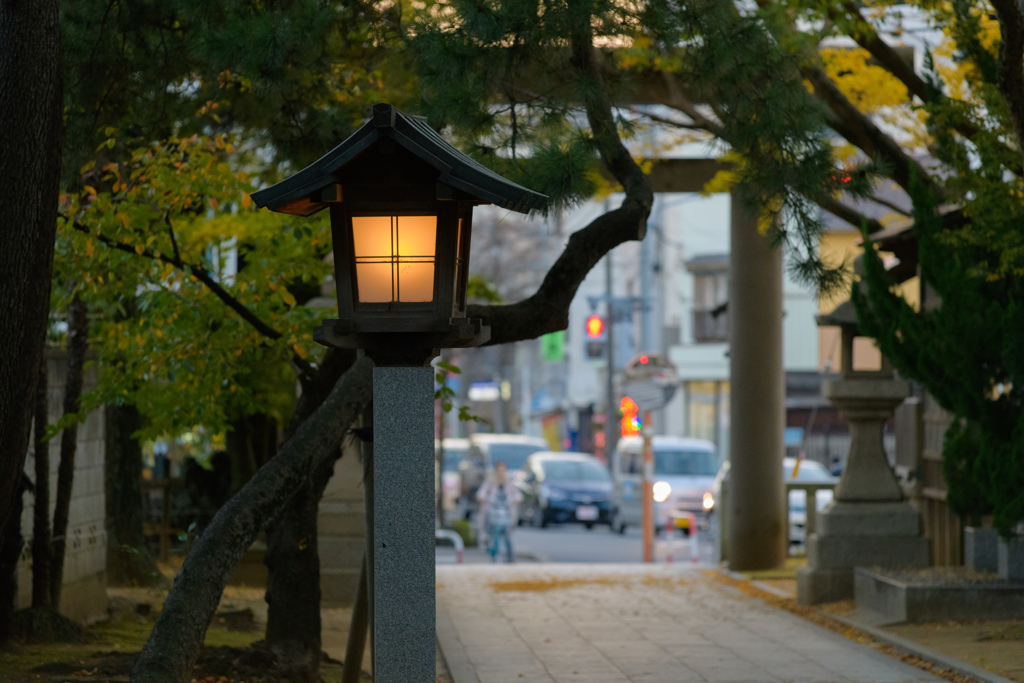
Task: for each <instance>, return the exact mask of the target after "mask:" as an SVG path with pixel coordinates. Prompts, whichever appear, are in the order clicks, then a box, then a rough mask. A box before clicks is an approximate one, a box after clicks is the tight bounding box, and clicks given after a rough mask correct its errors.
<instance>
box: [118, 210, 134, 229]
mask: <svg viewBox="0 0 1024 683" xmlns="http://www.w3.org/2000/svg"><path fill="white" fill-rule="evenodd" d="M117 219H118V220H119V221H121V224H122V225H123V226H124V227H125V230H127V229H128V227H129V226H130V225H131V223H132V219H131V218H129V217H128V214H126V213H125V212H124V211H118V212H117Z"/></svg>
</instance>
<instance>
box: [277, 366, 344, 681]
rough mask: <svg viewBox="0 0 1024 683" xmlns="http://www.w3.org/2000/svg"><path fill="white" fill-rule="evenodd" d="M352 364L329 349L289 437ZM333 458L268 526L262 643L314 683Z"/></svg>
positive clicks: (285, 668)
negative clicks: (322, 542)
mask: <svg viewBox="0 0 1024 683" xmlns="http://www.w3.org/2000/svg"><path fill="white" fill-rule="evenodd" d="M354 360H355V358H354V354H352V353H341V352H336V351H331V352H329V353H328V355H327V356H326V357H325V358H324V362H323V363H322V364H321V367H320V370H319V372H317V375H316V378H315V379H314V381H313V382H311V383H309V384H308V385H307V386H305V387H303V392H302V396H301V397H300V399H299V401H298V404H297V405H296V407H295V415H294V416H293V418H292V421H291V424H289V425H288V435H289V438H290V437H291V435H292V434H294V432H295V430H296V429H297V427H298V425H300V424H301V423H302V422H303V421H305V420H307V419H308V418H309V416H310V415H311V414H312V413H313V411H315V410H316V409H317V408H318V407H319V406H320V404H322V403H323V401H324V399H325V397H326V396H327V394H328V392H329V391H330V388H331V387H332V386H333V384H334V383H336V382H337V381H338V378H339V377H341V375H342V373H343V372H344V371H345V370H346V369H348V368H349V367H350V366H351V364H352V363H353V361H354ZM336 459H337V458H332V459H331V460H330V461H329V462H325V463H324V466H323V467H319V468H317V469H315V470H314V471H313V473H312V475H311V476H310V477H309V478H308V479H307V480H306V481H305V482H303V484H302V486H301V487H300V488H299V490H298V491H297V492H296V494H295V495H294V496H293V497H292V499H291V500H290V501H288V504H287V506H286V507H285V509H284V511H283V512H282V513H281V515H280V516H278V517H277V518H276V519H274V520H272V521H271V522H270V523H269V524H268V525H267V554H266V556H265V557H264V564H266V566H267V592H266V601H267V605H268V610H267V630H266V641H267V644H268V645H270V647H271V649H272V651H273V652H274V653H275V656H276V657H277V661H278V665H279V666H280V667H281V669H282V672H283V673H285V674H286V675H287V676H288V677H290V678H292V679H293V680H297V681H314V680H317V678H318V672H319V669H320V648H321V637H320V626H321V623H320V554H319V548H318V543H317V539H318V537H319V527H318V517H317V516H318V512H319V503H320V497H321V496H322V495H323V492H324V489H325V488H326V487H327V483H328V482H329V481H330V479H331V475H333V474H334V463H335V461H336Z"/></svg>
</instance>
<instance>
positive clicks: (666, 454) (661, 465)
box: [611, 436, 719, 533]
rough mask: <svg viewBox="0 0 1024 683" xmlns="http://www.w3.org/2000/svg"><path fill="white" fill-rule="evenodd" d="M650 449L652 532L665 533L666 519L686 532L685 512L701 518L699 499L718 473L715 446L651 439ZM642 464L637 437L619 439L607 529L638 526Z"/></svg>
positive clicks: (695, 441)
mask: <svg viewBox="0 0 1024 683" xmlns="http://www.w3.org/2000/svg"><path fill="white" fill-rule="evenodd" d="M651 448H652V450H653V451H654V453H653V455H654V482H653V484H654V489H653V491H652V494H653V497H654V530H655V533H660V532H661V531H662V530H664V529H665V525H666V524H667V522H668V521H669V518H670V516H671V517H673V518H674V519H675V522H674V523H675V526H676V528H680V529H686V530H689V526H690V514H693V515H696V516H699V515H700V514H701V512H702V511H703V508H702V506H701V496H702V495H703V493H704V492H705V491H706V490H707V489H708V487H709V486H711V482H712V481H714V478H715V473H716V472H718V463H719V461H718V456H717V455H716V454H715V445H714V444H713V443H711V442H710V441H705V440H703V439H688V438H681V437H675V436H653V437H651ZM643 462H644V458H643V439H642V438H640V437H628V438H624V439H620V440H619V443H618V446H617V448H616V452H615V457H614V462H613V463H612V475H613V477H614V482H615V490H614V493H613V494H612V511H611V514H612V520H611V526H612V529H613V530H616V531H618V532H619V533H623V532H625V530H626V527H628V526H640V525H642V524H643V518H644V517H643V496H642V491H643V485H644V478H643Z"/></svg>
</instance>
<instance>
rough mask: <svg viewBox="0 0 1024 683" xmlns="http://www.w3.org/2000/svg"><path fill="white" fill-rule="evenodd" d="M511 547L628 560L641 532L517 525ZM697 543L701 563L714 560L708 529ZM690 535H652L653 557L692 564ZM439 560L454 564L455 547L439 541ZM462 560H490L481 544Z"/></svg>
mask: <svg viewBox="0 0 1024 683" xmlns="http://www.w3.org/2000/svg"><path fill="white" fill-rule="evenodd" d="M512 541H513V547H514V549H515V554H516V558H517V560H518V561H519V562H583V563H609V562H614V563H620V564H621V563H630V562H640V561H641V559H642V558H643V536H642V534H641V533H640V529H636V528H628V529H626V533H625V534H618V533H612V532H610V531H609V530H608V527H606V526H597V527H594V528H593V529H590V530H589V531H588V530H587V529H585V528H584V527H583V526H582V525H579V524H552V525H551V526H549V527H548V528H547V529H535V528H532V527H527V526H524V527H520V528H518V529H516V531H515V533H514V535H513V537H512ZM697 546H698V551H699V553H700V554H699V560H700V562H701V563H711V562H713V555H712V552H713V549H712V545H711V539H710V536H709V535H708V534H707V533H703V534H700V533H699V534H698V537H697ZM690 553H691V545H690V539H689V538H688V537H686V536H684V535H682V534H676V535H674V536H673V537H672V538H671V540H670V541H669V542H668V543H666V540H665V535H664V534H660V535H658V536H656V537H655V539H654V560H655V562H657V563H664V562H666V561H667V558H668V556H669V555H670V554H671V556H672V560H673V562H676V563H683V564H691V563H692V559H691V554H690ZM436 558H437V563H438V564H455V551H454V550H453V549H452V547H451V546H450V545H439V546H438V547H437V551H436ZM463 561H464V562H466V563H468V564H473V563H477V562H489V561H490V558H489V557H487V555H486V553H485V551H484V550H483V549H481V548H466V550H465V553H464V558H463Z"/></svg>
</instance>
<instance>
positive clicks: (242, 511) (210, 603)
mask: <svg viewBox="0 0 1024 683" xmlns="http://www.w3.org/2000/svg"><path fill="white" fill-rule="evenodd" d="M372 365H373V364H372V362H371V361H369V360H368V359H365V358H363V359H360V360H358V361H357V362H356V363H355V364H354V365H353V366H352V367H351V369H350V370H349V371H348V372H346V373H345V374H344V376H343V377H342V379H341V381H339V382H337V383H336V384H335V386H334V388H333V389H332V390H331V391H330V394H329V395H328V396H327V399H326V400H325V401H324V402H323V404H322V405H320V407H319V408H317V409H316V411H315V412H313V414H312V415H311V416H310V417H309V419H307V420H305V421H303V422H302V424H301V426H299V427H298V429H297V430H296V431H295V435H294V436H293V437H292V438H291V439H289V440H288V441H287V443H285V444H284V446H283V447H282V448H281V450H280V452H279V453H278V455H277V456H276V457H274V458H272V459H271V460H270V462H268V463H267V464H266V465H265V466H264V467H262V468H261V469H260V470H259V471H258V472H257V473H256V476H254V477H253V478H252V479H250V480H249V482H248V483H247V484H246V485H245V486H244V487H243V488H242V490H241V491H239V492H238V494H237V495H235V496H234V497H232V498H231V500H229V501H228V502H227V504H226V505H225V506H224V507H222V508H221V509H220V511H218V512H217V515H216V516H215V517H214V518H213V521H212V522H211V523H210V526H209V527H207V529H206V531H204V532H203V534H202V535H201V536H200V537H199V539H198V540H197V541H196V544H195V546H194V547H193V548H192V552H191V553H189V555H188V557H187V558H186V559H185V564H184V566H183V567H182V569H181V572H180V573H179V574H178V576H177V578H176V579H175V581H174V587H173V588H172V590H171V592H170V594H169V595H168V596H167V600H166V601H165V602H164V608H163V610H162V611H161V612H160V617H159V618H158V619H157V622H156V625H155V626H154V628H153V631H152V633H151V634H150V636H149V640H147V641H146V645H145V646H144V647H143V649H142V652H141V654H140V655H139V658H138V660H136V663H135V666H134V668H133V669H132V674H131V680H132V681H133V682H134V683H150V682H153V683H168V682H170V681H179V682H180V683H187V682H188V681H189V680H191V678H192V667H193V665H194V664H195V659H196V656H197V655H198V653H199V647H200V646H201V645H202V642H203V638H204V636H205V635H206V629H207V627H208V626H209V624H210V620H211V619H212V618H213V615H214V613H215V612H216V609H217V604H218V602H219V600H220V596H221V594H222V592H223V591H224V587H225V586H226V585H227V581H228V577H230V575H231V572H232V570H233V569H234V567H235V565H236V564H237V563H238V560H239V559H241V557H242V555H243V554H244V553H245V551H246V549H247V548H248V547H249V546H250V545H251V544H252V542H253V539H255V538H256V534H258V533H259V531H260V529H261V528H263V526H264V524H265V523H266V520H268V519H272V518H274V517H276V516H277V515H280V514H281V512H282V511H283V510H284V509H285V507H286V505H287V503H288V501H289V500H290V498H291V497H292V496H293V495H294V494H295V493H296V492H297V491H298V490H299V488H300V487H301V486H302V485H303V483H304V482H305V481H306V480H307V479H308V478H309V477H310V476H311V474H312V473H313V472H315V471H317V470H318V469H320V468H321V467H324V466H325V463H326V462H327V461H330V462H334V461H335V460H337V458H338V456H339V454H340V449H341V442H342V438H343V437H344V436H345V433H346V432H347V431H348V428H349V426H350V425H351V424H352V422H353V421H354V420H355V419H356V417H358V415H359V413H361V412H362V410H363V408H364V407H365V406H366V404H367V402H368V401H369V400H370V395H371V390H372V380H371V368H372ZM300 403H301V401H300Z"/></svg>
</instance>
